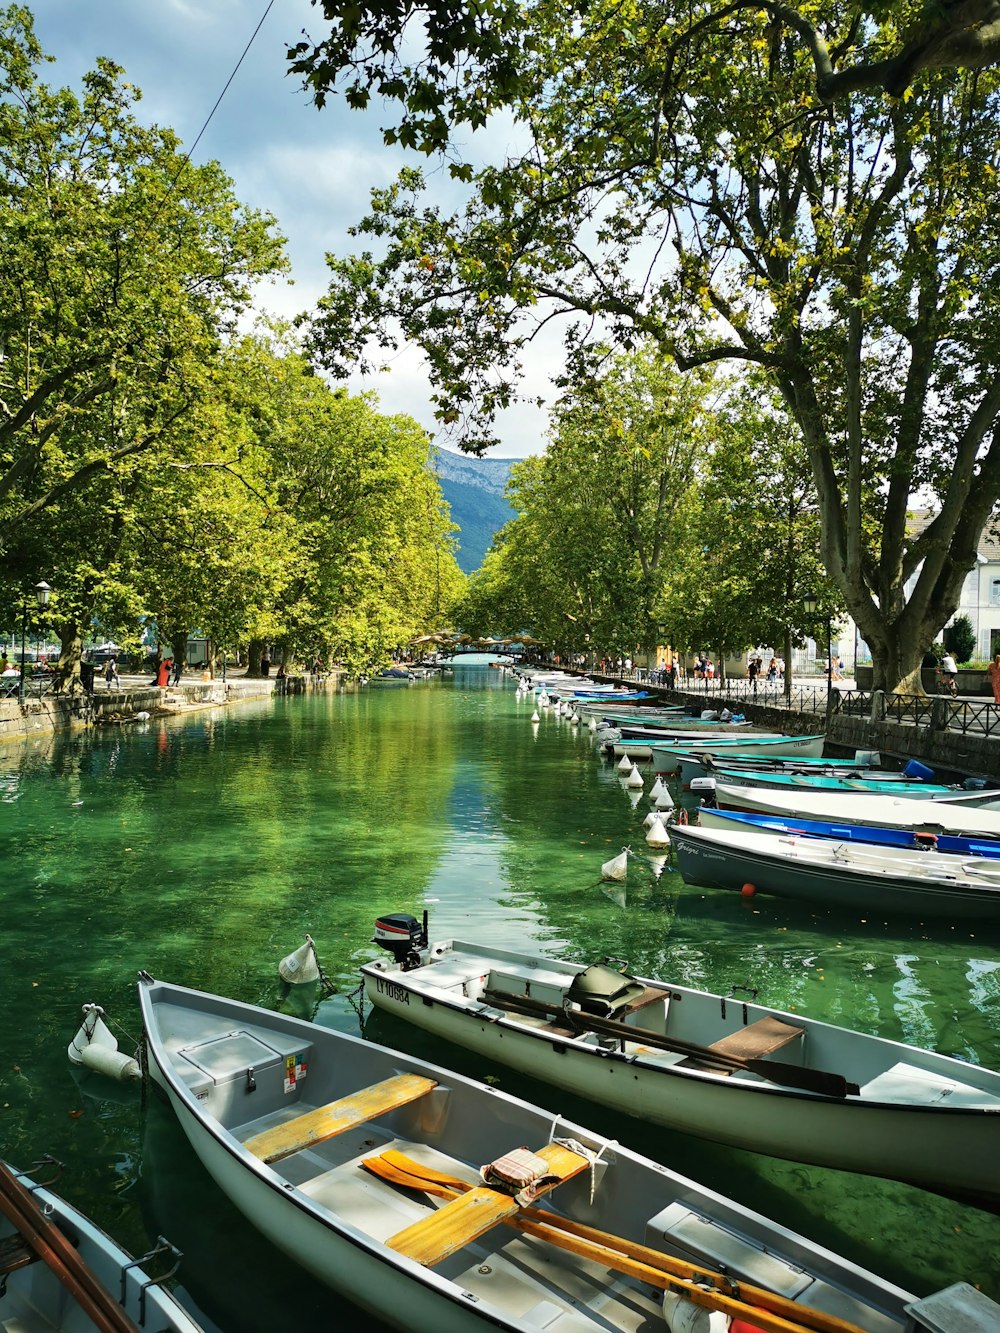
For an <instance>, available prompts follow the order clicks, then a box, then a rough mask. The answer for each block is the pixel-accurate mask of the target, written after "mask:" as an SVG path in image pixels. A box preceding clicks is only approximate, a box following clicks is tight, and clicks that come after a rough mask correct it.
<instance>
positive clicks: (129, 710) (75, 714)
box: [0, 673, 337, 743]
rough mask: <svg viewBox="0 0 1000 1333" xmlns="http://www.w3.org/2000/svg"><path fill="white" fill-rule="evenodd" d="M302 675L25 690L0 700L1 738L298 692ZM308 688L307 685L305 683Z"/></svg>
mask: <svg viewBox="0 0 1000 1333" xmlns="http://www.w3.org/2000/svg"><path fill="white" fill-rule="evenodd" d="M336 680H337V676H336V674H335V673H334V674H331V675H328V676H326V677H324V678H323V680H322V682H321V684H330V683H335V682H336ZM306 686H307V678H306V677H304V676H289V677H287V678H286V679H284V680H279V679H278V678H277V677H275V676H270V677H265V678H263V679H256V678H252V677H247V676H230V677H228V679H226V680H222V679H216V680H194V679H191V680H189V681H185V680H182V681H181V682H180V683H179V684H177V685H171V686H167V687H166V688H163V689H161V688H159V687H157V686H155V685H148V684H138V683H137V684H135V685H134V686H133V685H128V684H126V685H124V686H123V687H122V688H121V689H117V690H108V689H105V688H104V683H103V681H99V682H97V685H96V686H95V690H94V693H93V694H77V695H72V696H68V695H59V694H44V695H42V696H41V697H37V696H35V695H32V694H29V695H28V697H27V698H26V699H25V701H24V703H23V704H21V703H19V702H18V699H17V697H16V695H15V696H14V697H13V698H6V699H0V743H3V742H4V741H23V740H28V739H31V738H34V737H37V736H43V735H47V734H50V733H52V732H55V731H74V730H79V729H81V728H84V727H100V726H115V725H122V724H127V723H130V722H134V721H135V720H136V715H137V714H139V713H148V714H149V716H150V717H171V716H177V715H183V714H186V713H192V712H194V711H196V710H198V709H203V708H221V707H224V706H225V705H227V704H232V703H238V702H241V701H242V700H244V699H261V698H269V697H270V696H271V695H273V694H280V693H288V694H294V693H303V692H304V691H305V689H306ZM310 688H312V686H310Z"/></svg>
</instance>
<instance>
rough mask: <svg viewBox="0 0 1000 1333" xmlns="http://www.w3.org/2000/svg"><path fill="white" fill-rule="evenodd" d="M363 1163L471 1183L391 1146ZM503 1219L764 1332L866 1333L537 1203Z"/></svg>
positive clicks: (425, 1187) (430, 1182)
mask: <svg viewBox="0 0 1000 1333" xmlns="http://www.w3.org/2000/svg"><path fill="white" fill-rule="evenodd" d="M362 1165H363V1166H365V1167H366V1168H367V1170H369V1171H371V1172H372V1174H373V1175H377V1176H379V1177H381V1178H382V1179H383V1180H387V1181H389V1182H390V1183H391V1184H394V1185H401V1186H403V1187H405V1188H408V1189H413V1190H421V1191H422V1192H423V1193H425V1194H431V1195H434V1196H435V1197H437V1198H443V1199H454V1198H456V1197H457V1196H458V1195H460V1194H462V1193H464V1192H466V1191H468V1190H472V1189H474V1188H475V1186H473V1185H472V1184H470V1183H469V1182H468V1181H465V1180H462V1179H461V1178H460V1177H458V1176H449V1175H445V1174H444V1173H443V1172H440V1171H435V1170H434V1169H433V1168H431V1167H426V1166H424V1164H423V1163H422V1162H416V1161H414V1160H413V1159H412V1158H409V1157H407V1156H405V1154H403V1153H400V1152H396V1151H394V1150H392V1149H390V1150H388V1151H387V1152H385V1153H382V1154H381V1155H380V1156H379V1157H369V1158H366V1159H365V1161H364V1162H363V1163H362ZM503 1220H504V1221H505V1222H506V1224H507V1225H508V1226H512V1227H516V1228H517V1229H518V1230H519V1231H524V1232H525V1233H526V1234H528V1235H533V1236H536V1237H537V1238H538V1239H540V1240H546V1241H548V1242H549V1243H550V1244H553V1245H556V1246H558V1247H559V1248H560V1249H565V1250H569V1251H571V1252H572V1253H573V1254H577V1255H579V1256H580V1257H581V1258H584V1259H592V1260H595V1261H596V1262H598V1263H603V1264H605V1265H606V1266H607V1267H608V1268H613V1269H614V1270H615V1271H616V1272H620V1273H624V1274H625V1275H626V1276H631V1277H637V1278H639V1279H640V1280H641V1281H643V1282H647V1283H649V1284H650V1285H652V1286H654V1287H658V1288H659V1289H660V1290H663V1291H677V1292H679V1293H680V1294H681V1295H683V1296H685V1297H688V1298H690V1299H691V1300H693V1301H694V1303H695V1304H696V1305H704V1306H705V1308H706V1309H710V1310H724V1311H725V1312H726V1313H728V1314H730V1315H733V1316H736V1315H739V1316H740V1317H741V1318H744V1319H746V1318H749V1319H751V1320H752V1321H753V1322H754V1324H755V1325H756V1327H758V1328H760V1329H762V1330H766V1331H768V1333H771V1331H773V1333H792V1330H794V1331H795V1333H801V1330H808V1333H864V1330H862V1329H860V1328H859V1327H858V1326H857V1325H856V1324H851V1323H848V1322H846V1321H845V1320H843V1319H838V1318H837V1317H836V1316H835V1315H828V1314H824V1313H823V1312H822V1311H821V1310H812V1309H810V1308H809V1307H807V1306H802V1305H797V1304H796V1303H795V1302H794V1301H791V1300H789V1299H788V1298H787V1297H785V1296H779V1295H778V1294H777V1293H776V1292H772V1291H768V1290H767V1289H766V1288H765V1287H758V1286H755V1285H754V1284H752V1283H749V1282H741V1281H737V1280H736V1279H735V1278H732V1277H730V1276H728V1275H727V1274H724V1273H718V1272H716V1271H715V1270H713V1269H711V1268H701V1267H699V1266H698V1265H696V1264H691V1263H688V1262H687V1261H685V1260H683V1259H679V1258H676V1257H675V1256H673V1255H668V1254H664V1253H663V1252H662V1251H661V1250H654V1249H652V1248H651V1247H649V1246H647V1245H641V1244H638V1243H637V1242H635V1241H630V1240H626V1239H625V1238H624V1237H622V1236H615V1235H612V1234H611V1233H610V1232H607V1231H601V1230H599V1229H598V1228H597V1227H589V1226H587V1225H586V1224H585V1223H582V1222H574V1221H572V1220H571V1219H570V1218H567V1217H561V1216H559V1215H558V1214H556V1213H551V1212H547V1211H545V1210H543V1209H541V1208H530V1207H529V1208H523V1209H521V1210H520V1212H518V1213H514V1214H512V1215H511V1216H509V1217H506V1218H504V1219H503ZM692 1282H699V1283H704V1282H710V1283H711V1284H712V1285H713V1287H714V1288H715V1289H716V1290H715V1291H713V1292H706V1291H705V1290H704V1289H703V1288H701V1287H692V1286H691V1283H692ZM721 1287H724V1288H725V1290H722V1289H720V1288H721ZM699 1297H703V1298H704V1299H698V1298H699Z"/></svg>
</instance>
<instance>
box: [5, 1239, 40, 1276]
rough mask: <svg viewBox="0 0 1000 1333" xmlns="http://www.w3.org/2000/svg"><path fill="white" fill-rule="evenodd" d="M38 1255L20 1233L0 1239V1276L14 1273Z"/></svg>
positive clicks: (30, 1262)
mask: <svg viewBox="0 0 1000 1333" xmlns="http://www.w3.org/2000/svg"><path fill="white" fill-rule="evenodd" d="M37 1258H38V1255H37V1254H36V1253H35V1251H34V1250H33V1249H32V1248H31V1246H30V1245H29V1244H28V1242H27V1241H26V1240H25V1239H24V1237H23V1236H22V1235H20V1234H17V1235H13V1236H5V1237H4V1238H3V1240H0V1276H5V1275H6V1274H7V1273H16V1272H17V1270H18V1269H19V1268H26V1267H27V1266H28V1264H33V1263H34V1262H35V1260H36V1259H37Z"/></svg>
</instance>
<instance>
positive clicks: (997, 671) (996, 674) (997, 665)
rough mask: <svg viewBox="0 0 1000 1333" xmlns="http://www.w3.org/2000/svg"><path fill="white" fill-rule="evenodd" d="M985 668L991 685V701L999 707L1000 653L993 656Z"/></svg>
mask: <svg viewBox="0 0 1000 1333" xmlns="http://www.w3.org/2000/svg"><path fill="white" fill-rule="evenodd" d="M987 670H988V671H989V673H990V684H991V685H992V686H993V702H994V703H995V704H997V706H998V707H1000V653H997V654H996V655H995V656H994V658H993V661H992V662H991V663H990V664H989V666H988V667H987Z"/></svg>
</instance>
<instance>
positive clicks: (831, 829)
mask: <svg viewBox="0 0 1000 1333" xmlns="http://www.w3.org/2000/svg"><path fill="white" fill-rule="evenodd" d="M698 823H699V825H700V826H701V827H702V828H728V829H736V828H741V827H742V828H746V829H749V830H751V831H754V832H758V833H780V834H784V835H785V836H786V837H794V836H797V835H804V836H806V837H809V838H835V839H837V840H839V841H842V842H843V841H846V842H861V843H872V844H874V845H875V846H879V847H903V848H909V849H910V850H911V851H932V850H934V849H937V851H939V852H953V853H954V854H955V855H956V856H988V857H993V858H1000V838H986V837H975V836H962V835H959V834H954V833H921V832H918V831H917V830H916V829H911V828H902V827H901V828H887V827H879V826H878V825H869V824H848V823H845V822H844V821H843V820H833V819H803V818H801V817H800V816H795V815H763V814H751V813H749V812H746V811H742V810H719V809H717V808H715V807H713V806H708V805H706V806H702V807H701V809H700V810H699V811H698Z"/></svg>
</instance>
